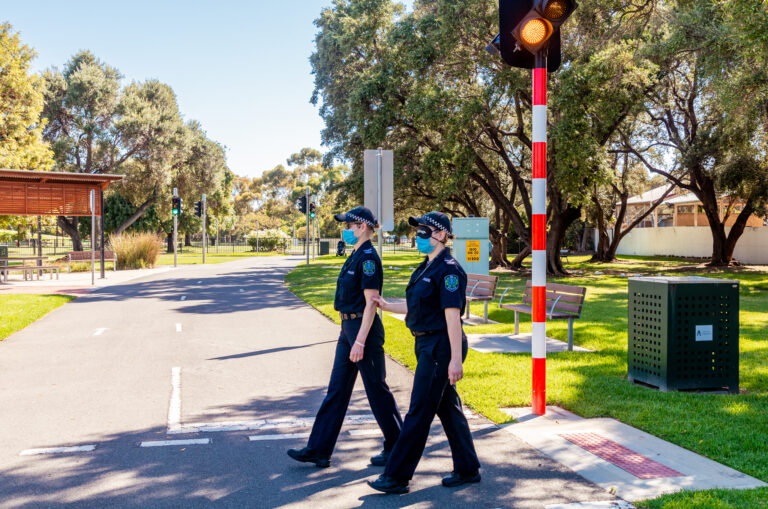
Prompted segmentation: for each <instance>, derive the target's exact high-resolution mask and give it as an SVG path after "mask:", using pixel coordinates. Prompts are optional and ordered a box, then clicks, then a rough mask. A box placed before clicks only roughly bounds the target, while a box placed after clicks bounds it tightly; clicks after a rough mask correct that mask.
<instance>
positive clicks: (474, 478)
mask: <svg viewBox="0 0 768 509" xmlns="http://www.w3.org/2000/svg"><path fill="white" fill-rule="evenodd" d="M471 482H480V472H474V473H471V474H457V473H456V472H451V475H446V476H445V477H443V486H445V487H446V488H455V487H456V486H461V485H462V484H467V483H471Z"/></svg>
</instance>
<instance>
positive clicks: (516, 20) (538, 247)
mask: <svg viewBox="0 0 768 509" xmlns="http://www.w3.org/2000/svg"><path fill="white" fill-rule="evenodd" d="M574 9H576V2H574V1H573V0H533V1H531V0H499V35H497V36H496V37H495V38H494V39H493V40H492V41H491V43H490V44H489V45H488V47H487V48H486V49H487V50H488V51H489V52H490V53H492V54H500V55H501V58H502V59H503V60H504V62H506V63H507V64H509V65H511V66H513V67H520V68H523V69H533V108H532V110H533V111H532V116H533V119H532V123H531V131H532V136H531V141H532V145H533V146H532V149H533V150H532V153H533V154H532V157H533V162H532V165H531V168H532V173H533V175H532V177H533V178H532V179H531V202H532V203H531V251H532V252H531V258H532V262H533V264H532V265H533V267H532V274H531V279H532V285H531V286H532V288H531V289H532V295H531V297H532V303H531V304H532V305H531V307H532V312H531V313H532V314H531V317H532V337H531V357H532V383H531V403H532V405H531V406H532V407H533V413H534V414H536V415H544V414H545V413H546V408H547V397H546V386H547V322H546V317H547V71H550V72H552V71H555V70H557V68H558V67H560V60H561V56H560V26H561V25H562V24H563V23H564V22H565V20H567V19H568V17H569V16H570V15H571V14H572V13H573V11H574ZM548 58H549V61H548Z"/></svg>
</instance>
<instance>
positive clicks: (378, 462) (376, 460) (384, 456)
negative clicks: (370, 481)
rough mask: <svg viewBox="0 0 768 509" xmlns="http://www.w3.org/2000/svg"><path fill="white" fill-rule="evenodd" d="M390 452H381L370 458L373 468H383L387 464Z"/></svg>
mask: <svg viewBox="0 0 768 509" xmlns="http://www.w3.org/2000/svg"><path fill="white" fill-rule="evenodd" d="M390 452H391V451H381V452H380V453H379V454H377V455H376V456H374V457H372V458H371V465H373V466H374V467H383V466H385V465H386V464H387V460H388V459H389V453H390Z"/></svg>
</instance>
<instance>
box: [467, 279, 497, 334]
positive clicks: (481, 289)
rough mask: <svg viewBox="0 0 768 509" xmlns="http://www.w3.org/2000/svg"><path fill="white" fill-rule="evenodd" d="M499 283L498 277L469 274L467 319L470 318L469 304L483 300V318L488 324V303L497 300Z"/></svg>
mask: <svg viewBox="0 0 768 509" xmlns="http://www.w3.org/2000/svg"><path fill="white" fill-rule="evenodd" d="M498 282H499V277H498V276H483V275H482V274H467V318H469V303H470V302H472V301H475V300H481V301H483V304H484V310H483V318H484V320H485V323H488V303H489V302H490V301H492V300H493V299H495V298H496V285H497V284H498Z"/></svg>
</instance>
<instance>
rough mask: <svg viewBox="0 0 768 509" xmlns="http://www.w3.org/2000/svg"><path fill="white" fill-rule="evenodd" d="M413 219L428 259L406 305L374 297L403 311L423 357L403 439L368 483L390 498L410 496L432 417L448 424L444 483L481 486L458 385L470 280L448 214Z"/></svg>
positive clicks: (411, 284) (387, 307)
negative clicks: (454, 247)
mask: <svg viewBox="0 0 768 509" xmlns="http://www.w3.org/2000/svg"><path fill="white" fill-rule="evenodd" d="M408 222H409V223H410V224H411V226H415V227H417V228H418V229H417V233H416V247H417V248H418V249H419V251H421V252H422V253H424V254H426V255H427V257H426V259H425V260H424V261H423V262H422V263H421V265H419V266H418V267H417V268H416V270H415V271H414V272H413V274H412V275H411V280H410V282H409V283H408V287H407V288H406V290H405V296H406V302H404V303H390V302H387V301H386V300H384V299H383V298H381V297H377V298H376V302H377V304H378V305H379V306H380V307H381V308H382V309H384V310H385V311H393V312H396V313H406V317H405V324H406V325H407V326H408V328H409V329H410V330H411V332H412V333H413V335H414V336H415V338H416V339H415V349H416V357H417V360H418V364H417V366H416V373H415V376H414V381H413V391H412V393H411V405H410V408H409V409H408V413H407V414H406V416H405V421H404V422H403V429H402V431H401V432H400V438H399V439H398V441H397V443H396V444H395V447H394V449H393V450H392V453H391V454H390V456H389V460H388V461H387V465H386V467H385V469H384V474H383V475H381V476H380V477H379V478H378V479H376V480H375V481H369V482H368V484H369V485H370V486H371V487H372V488H375V489H377V490H379V491H383V492H385V493H406V492H407V491H408V482H409V481H410V480H411V478H412V477H413V473H414V471H415V470H416V465H417V464H418V463H419V460H420V459H421V455H422V453H423V452H424V446H425V445H426V443H427V436H428V435H429V428H430V426H431V424H432V420H433V419H434V418H435V414H437V416H438V417H439V418H440V421H441V422H442V424H443V429H445V434H446V435H447V437H448V443H449V445H450V447H451V455H452V456H453V472H452V473H451V474H450V475H448V476H446V477H444V478H443V481H442V483H443V486H447V487H453V486H460V485H462V484H466V483H475V482H479V481H480V470H479V469H480V462H479V461H478V459H477V454H476V453H475V446H474V443H473V441H472V435H471V434H470V432H469V425H468V424H467V419H466V418H465V417H464V411H463V410H462V407H461V400H460V399H459V395H458V393H457V392H456V387H455V384H456V382H458V381H459V380H461V378H462V377H463V376H464V371H463V367H462V363H463V361H464V359H465V358H466V356H467V339H466V336H465V335H464V332H463V331H462V328H461V316H462V314H463V313H464V309H465V305H466V295H465V291H466V288H467V275H466V273H465V272H464V270H463V269H462V268H461V266H460V265H459V263H458V262H457V261H456V260H455V259H454V258H453V256H451V253H450V250H449V249H448V248H446V247H445V244H446V242H447V240H448V238H449V237H452V234H451V221H450V219H448V216H446V215H445V214H443V213H441V212H430V213H428V214H425V215H423V216H421V217H418V218H417V217H411V218H409V220H408Z"/></svg>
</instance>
